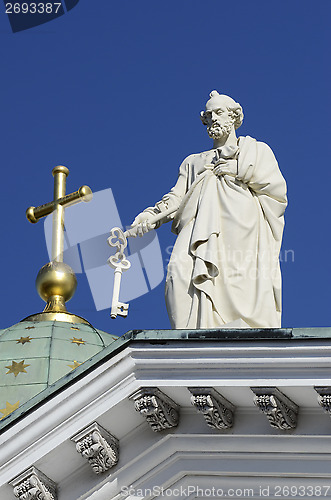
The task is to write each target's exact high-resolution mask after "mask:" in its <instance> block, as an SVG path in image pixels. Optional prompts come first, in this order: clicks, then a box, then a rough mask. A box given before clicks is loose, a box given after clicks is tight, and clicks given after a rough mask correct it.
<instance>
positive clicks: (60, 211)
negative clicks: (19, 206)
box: [26, 165, 93, 262]
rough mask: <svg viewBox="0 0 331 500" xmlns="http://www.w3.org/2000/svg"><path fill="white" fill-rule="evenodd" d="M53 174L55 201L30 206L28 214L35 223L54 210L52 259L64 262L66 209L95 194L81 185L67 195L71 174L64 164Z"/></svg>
mask: <svg viewBox="0 0 331 500" xmlns="http://www.w3.org/2000/svg"><path fill="white" fill-rule="evenodd" d="M52 174H53V177H54V198H53V201H51V202H49V203H45V204H44V205H40V206H39V207H29V208H28V209H27V211H26V216H27V219H28V220H29V221H30V222H32V223H33V224H34V223H36V222H38V220H39V219H41V218H42V217H46V215H49V214H51V213H52V212H53V230H52V261H53V262H54V261H55V262H63V239H64V209H65V207H66V206H68V205H73V204H74V203H78V202H80V201H85V202H88V201H90V200H91V199H92V196H93V195H92V191H91V189H90V188H89V187H88V186H81V187H80V188H79V189H78V191H75V192H74V193H71V194H67V195H66V180H67V176H68V175H69V169H68V168H67V167H63V166H62V165H60V166H58V167H55V168H53V171H52Z"/></svg>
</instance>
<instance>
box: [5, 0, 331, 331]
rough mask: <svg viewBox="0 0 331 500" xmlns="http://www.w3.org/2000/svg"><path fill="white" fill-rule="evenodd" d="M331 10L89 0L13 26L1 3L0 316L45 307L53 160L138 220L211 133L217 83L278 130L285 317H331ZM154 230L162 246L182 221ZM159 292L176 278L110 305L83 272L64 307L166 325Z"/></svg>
mask: <svg viewBox="0 0 331 500" xmlns="http://www.w3.org/2000/svg"><path fill="white" fill-rule="evenodd" d="M330 10H331V9H330V2H329V1H328V0H323V1H317V2H315V3H314V4H313V3H312V2H310V1H309V2H308V1H306V0H304V1H299V0H291V2H287V3H285V2H275V1H268V2H266V1H265V0H263V1H260V0H252V1H250V2H247V1H246V0H237V1H236V2H225V1H221V0H199V1H197V0H176V1H175V0H169V1H168V2H163V3H162V2H155V1H150V0H142V1H140V2H135V1H132V0H123V1H121V2H114V1H112V0H80V1H79V3H78V4H77V6H76V7H74V8H73V9H72V10H71V11H70V12H68V13H66V14H65V15H63V16H62V17H60V18H58V19H55V20H53V21H51V22H49V23H47V24H44V25H42V26H39V27H36V28H33V29H29V30H26V31H22V32H19V33H15V34H14V33H12V32H11V28H10V25H9V22H8V19H7V16H6V14H5V13H4V9H2V11H1V14H0V40H1V42H0V53H1V67H2V77H1V87H2V93H1V96H2V97H1V123H0V126H1V138H2V142H1V163H2V177H1V182H2V197H1V201H2V217H1V221H2V223H1V225H2V228H1V229H2V238H1V240H2V244H1V257H2V290H3V291H2V317H1V325H0V326H1V328H5V327H8V326H10V325H12V324H14V323H17V322H18V321H20V320H21V319H22V318H24V317H26V316H28V315H30V314H32V313H36V312H40V311H41V310H42V309H43V302H42V301H41V299H40V298H39V296H38V295H37V292H36V291H35V288H34V280H35V277H36V274H37V272H38V270H39V268H40V267H41V266H42V265H44V264H45V263H46V262H47V261H48V255H47V250H46V244H45V237H44V230H43V223H42V222H39V223H38V224H36V225H32V224H29V223H28V221H27V220H26V219H25V210H26V208H27V207H28V206H30V205H35V206H37V205H39V204H42V203H45V202H47V201H50V200H51V198H52V190H53V184H52V183H53V180H52V175H51V170H52V168H53V167H54V166H55V165H58V164H63V165H66V166H67V167H68V168H69V169H70V176H69V178H68V192H71V191H74V190H76V189H77V188H78V187H79V186H80V185H82V184H88V185H90V186H91V188H92V189H93V191H95V192H98V191H101V190H104V189H108V188H111V190H112V193H113V195H114V197H115V200H116V205H117V208H118V211H119V215H120V217H121V220H122V223H123V224H124V225H128V224H130V223H131V221H132V220H133V218H134V217H135V215H136V214H137V213H139V212H140V211H141V210H142V209H144V208H145V207H146V206H149V205H152V204H154V203H155V202H156V201H158V200H159V199H160V198H161V197H162V195H163V194H164V193H166V192H167V191H169V189H170V188H171V187H172V185H173V184H174V183H175V181H176V179H177V173H178V166H179V165H180V163H181V162H182V160H183V159H184V158H185V156H187V155H189V154H191V153H193V152H199V151H203V150H206V149H208V148H209V147H211V143H210V139H209V138H208V136H207V134H206V132H205V130H204V127H203V126H202V124H201V122H200V120H199V112H200V110H201V109H203V107H204V104H205V102H206V100H207V98H208V94H209V92H210V91H211V90H213V89H217V90H219V91H220V92H221V93H225V94H228V95H230V96H232V97H233V98H234V99H235V100H237V101H239V102H240V103H241V105H242V106H243V108H244V112H245V120H244V124H243V126H242V127H241V128H240V129H239V131H238V132H239V134H240V135H251V136H253V137H255V138H256V139H258V140H261V141H264V142H266V143H268V144H269V145H270V146H271V148H272V149H273V151H274V153H275V155H276V157H277V159H278V162H279V165H280V168H281V170H282V172H283V174H284V176H285V178H286V180H287V183H288V192H289V206H288V209H287V211H286V227H285V233H284V239H283V254H284V255H285V253H284V252H285V251H286V250H287V251H290V250H291V251H293V253H294V262H292V257H291V258H289V261H288V262H283V263H282V270H283V326H285V327H313V326H330V284H329V283H330V267H331V266H330V250H331V236H330V222H329V218H330V207H331V201H330V195H329V193H330V184H331V182H330V181H331V175H330V167H329V163H330V161H329V152H328V149H329V148H328V146H329V140H328V139H329V122H328V120H329V112H330V92H329V88H330V63H329V47H330V36H329V33H328V31H329V26H328V24H329V19H330V14H331V12H330ZM104 215H105V214H103V215H102V217H104ZM112 221H113V218H112V215H111V214H109V225H110V227H111V226H112ZM110 227H109V229H110ZM157 234H158V238H159V243H160V248H161V251H162V254H163V259H164V261H165V260H166V258H167V257H168V255H167V250H166V249H167V248H168V247H169V246H171V245H172V244H173V242H174V235H172V233H171V231H170V225H164V226H162V227H161V228H160V229H159V230H158V233H157ZM293 253H292V252H291V253H288V255H289V256H292V255H293ZM129 272H130V271H129ZM123 279H125V275H124V277H123ZM163 296H164V281H163V282H162V283H161V284H159V285H158V286H157V287H156V288H154V289H153V290H151V291H150V292H149V293H147V294H145V295H144V296H142V297H140V298H136V299H135V300H132V301H131V304H130V313H129V317H128V318H126V319H123V318H118V319H116V320H111V319H110V318H109V311H108V310H101V311H97V310H96V308H95V305H94V302H93V297H92V294H91V290H90V288H89V285H88V281H87V278H86V275H85V274H84V273H82V274H79V275H78V289H77V292H76V295H75V297H74V298H73V299H72V300H71V302H69V303H68V309H69V310H70V311H71V312H73V313H75V314H78V315H81V316H83V317H85V318H86V319H88V320H89V321H90V322H91V323H92V324H93V325H94V326H95V327H97V328H100V329H103V330H105V331H108V332H110V333H113V334H117V335H121V334H123V333H125V332H126V331H128V330H130V329H132V328H136V329H140V328H146V329H152V328H162V329H164V328H169V326H170V324H169V321H168V318H167V314H166V309H165V304H164V298H163Z"/></svg>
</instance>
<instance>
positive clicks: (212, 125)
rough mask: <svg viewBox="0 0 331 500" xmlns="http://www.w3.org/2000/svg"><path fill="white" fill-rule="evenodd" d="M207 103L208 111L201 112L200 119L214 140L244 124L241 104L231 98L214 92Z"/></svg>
mask: <svg viewBox="0 0 331 500" xmlns="http://www.w3.org/2000/svg"><path fill="white" fill-rule="evenodd" d="M209 96H210V99H209V100H208V101H207V102H206V110H205V111H201V113H200V118H201V121H202V123H203V124H204V125H206V126H207V132H208V134H209V137H211V138H212V139H220V138H221V137H222V136H224V135H225V136H227V135H229V134H230V132H231V130H232V129H237V128H239V127H240V125H241V124H242V122H243V119H244V113H243V110H242V107H241V106H240V104H239V103H237V102H235V101H234V100H233V99H232V98H231V97H229V96H227V95H222V94H219V93H218V92H217V90H213V91H212V92H211V93H210V94H209Z"/></svg>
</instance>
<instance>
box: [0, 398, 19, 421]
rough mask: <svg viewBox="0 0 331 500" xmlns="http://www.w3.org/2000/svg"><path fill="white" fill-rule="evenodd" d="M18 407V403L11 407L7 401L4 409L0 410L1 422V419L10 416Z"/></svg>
mask: <svg viewBox="0 0 331 500" xmlns="http://www.w3.org/2000/svg"><path fill="white" fill-rule="evenodd" d="M19 405H20V402H19V401H17V403H15V404H13V405H11V404H10V403H8V401H6V408H3V409H2V410H0V413H2V415H3V416H2V417H1V418H0V420H2V419H3V418H5V417H7V416H8V415H10V413H12V412H13V411H15V410H17V408H18V407H19Z"/></svg>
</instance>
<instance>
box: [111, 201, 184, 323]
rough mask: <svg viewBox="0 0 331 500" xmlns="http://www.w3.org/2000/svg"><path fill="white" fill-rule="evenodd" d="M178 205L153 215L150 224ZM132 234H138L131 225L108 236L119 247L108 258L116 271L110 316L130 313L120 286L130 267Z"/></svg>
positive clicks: (166, 214) (113, 244)
mask: <svg viewBox="0 0 331 500" xmlns="http://www.w3.org/2000/svg"><path fill="white" fill-rule="evenodd" d="M177 208H178V207H173V208H170V209H167V210H165V211H164V212H161V213H159V214H157V215H155V217H153V218H152V219H151V220H150V221H149V222H150V224H156V223H157V222H158V221H159V220H161V219H163V218H165V217H167V216H168V215H170V214H172V213H174V212H176V210H177ZM130 236H136V230H135V228H134V227H131V228H130V229H128V230H127V231H125V232H123V231H122V229H121V228H119V227H114V228H113V229H112V230H111V231H110V236H109V238H108V240H107V241H108V245H109V246H111V247H115V248H117V252H116V253H115V255H112V256H111V257H109V259H108V261H107V262H108V264H109V265H110V266H111V267H113V268H114V269H115V272H114V274H115V275H114V287H113V298H112V303H111V310H110V317H111V318H113V319H115V318H116V317H117V316H124V317H126V316H127V315H128V310H129V304H124V303H123V302H120V301H119V294H120V286H121V279H122V273H123V271H127V269H130V267H131V263H130V262H129V261H128V260H127V259H126V256H125V254H124V250H125V249H126V247H127V244H128V243H127V238H128V237H130Z"/></svg>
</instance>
